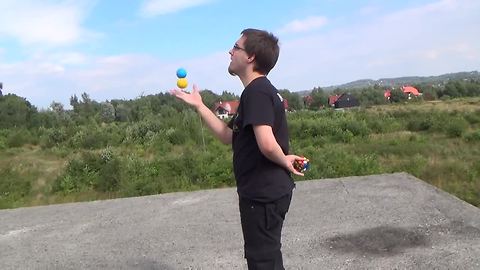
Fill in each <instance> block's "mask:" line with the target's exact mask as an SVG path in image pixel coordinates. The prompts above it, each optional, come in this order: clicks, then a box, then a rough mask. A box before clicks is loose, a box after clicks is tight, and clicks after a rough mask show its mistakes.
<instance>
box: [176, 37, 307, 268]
mask: <svg viewBox="0 0 480 270" xmlns="http://www.w3.org/2000/svg"><path fill="white" fill-rule="evenodd" d="M229 54H230V59H231V62H230V65H229V67H228V71H229V73H230V74H232V75H234V76H235V75H236V76H238V77H239V78H240V80H241V81H242V83H243V85H244V87H245V89H244V90H243V92H242V95H241V98H240V104H239V106H238V112H237V114H236V116H235V117H234V118H233V119H232V120H231V121H230V123H229V124H228V125H227V124H225V123H224V122H223V121H222V120H220V119H218V118H217V117H216V116H215V114H214V113H213V112H212V111H211V110H210V109H209V108H207V107H206V106H205V105H204V104H203V102H202V98H201V96H200V94H199V91H198V88H197V87H196V86H195V85H194V86H193V91H192V93H191V94H189V93H186V92H183V91H181V90H179V89H175V90H172V91H171V93H172V94H173V95H174V96H176V97H177V98H179V99H181V100H183V101H185V102H186V103H187V104H190V105H192V106H193V107H194V108H195V109H196V110H197V111H198V113H199V114H200V115H201V117H202V119H203V120H204V122H205V123H206V125H207V126H208V127H209V128H210V129H211V130H212V131H213V133H214V134H215V136H216V137H217V138H218V139H219V140H220V141H222V142H223V143H225V144H230V143H231V144H233V167H234V173H235V179H236V183H237V192H238V195H239V208H240V217H241V223H242V231H243V238H244V243H245V245H244V248H245V258H246V259H247V264H248V269H250V270H252V269H284V267H283V260H282V253H281V232H282V227H283V221H284V219H285V214H286V213H287V211H288V208H289V206H290V201H291V198H292V190H293V188H294V187H295V184H294V182H293V180H292V178H291V176H290V173H294V174H296V175H301V176H303V174H302V173H300V172H298V171H296V170H295V169H294V167H293V162H294V161H295V160H303V158H301V157H299V156H295V155H288V130H287V121H286V116H285V109H284V105H283V99H282V97H281V96H280V94H279V93H278V90H277V89H276V88H275V87H274V86H273V85H272V84H271V83H270V81H269V80H268V79H267V77H266V75H267V74H268V73H269V72H270V70H271V69H272V68H273V67H274V66H275V64H276V62H277V59H278V55H279V46H278V39H277V38H276V37H275V36H274V35H273V34H271V33H268V32H266V31H261V30H256V29H245V30H243V31H242V32H241V37H240V39H238V40H237V42H236V43H235V45H234V46H233V48H232V49H231V50H230V51H229Z"/></svg>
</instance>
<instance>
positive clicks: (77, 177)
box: [53, 148, 122, 193]
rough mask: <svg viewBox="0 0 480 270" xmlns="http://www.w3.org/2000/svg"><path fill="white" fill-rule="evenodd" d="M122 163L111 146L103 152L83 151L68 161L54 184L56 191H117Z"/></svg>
mask: <svg viewBox="0 0 480 270" xmlns="http://www.w3.org/2000/svg"><path fill="white" fill-rule="evenodd" d="M121 167H122V166H121V164H120V160H118V158H116V156H115V154H114V153H113V151H112V150H111V149H110V148H106V149H104V150H102V151H101V153H91V152H83V153H82V154H81V157H80V158H74V159H72V160H70V162H69V163H68V165H67V167H66V169H65V172H64V174H63V175H61V176H59V177H58V178H57V179H56V180H55V182H54V184H53V191H54V192H62V193H73V192H79V191H87V190H95V191H100V192H106V191H116V190H118V188H119V183H120V181H121V175H122V171H121Z"/></svg>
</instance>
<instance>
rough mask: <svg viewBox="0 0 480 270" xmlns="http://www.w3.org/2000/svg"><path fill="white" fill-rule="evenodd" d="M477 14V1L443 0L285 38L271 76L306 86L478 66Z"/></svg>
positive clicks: (290, 86) (282, 83)
mask: <svg viewBox="0 0 480 270" xmlns="http://www.w3.org/2000/svg"><path fill="white" fill-rule="evenodd" d="M478 14H480V2H479V1H475V0H460V1H458V0H457V1H453V0H442V1H437V2H434V3H431V4H427V5H424V6H418V7H416V8H411V9H405V10H400V11H398V12H394V13H390V14H386V15H384V16H380V17H375V16H372V17H368V18H367V17H361V18H359V20H358V21H356V22H354V23H353V24H352V25H350V26H347V27H343V28H341V29H340V28H336V29H333V30H331V31H329V32H327V33H322V34H317V35H309V36H308V37H304V38H300V39H296V40H287V41H285V42H284V44H283V46H282V53H281V55H280V59H279V62H278V67H277V70H276V71H274V72H272V77H273V78H274V79H275V80H276V81H277V82H278V84H277V86H279V87H281V88H288V89H292V90H306V89H312V88H313V87H315V86H328V85H333V84H341V83H346V82H349V81H352V80H358V79H365V78H371V79H378V78H382V77H397V76H411V75H419V76H429V75H436V74H437V75H438V74H443V73H449V72H458V71H470V70H479V69H480V36H479V35H478V25H480V17H479V16H478ZM360 19H361V20H363V21H361V20H360ZM365 20H367V21H365Z"/></svg>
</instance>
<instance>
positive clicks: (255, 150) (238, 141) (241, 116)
mask: <svg viewBox="0 0 480 270" xmlns="http://www.w3.org/2000/svg"><path fill="white" fill-rule="evenodd" d="M254 125H268V126H271V127H272V130H273V135H274V136H275V139H276V140H277V143H278V144H279V145H280V147H281V148H282V150H283V153H284V154H286V155H287V154H288V128H287V119H286V116H285V108H284V105H283V98H282V97H281V96H280V94H279V93H278V90H277V89H276V88H275V87H274V86H273V85H272V84H271V83H270V81H269V80H268V79H267V78H266V77H263V76H262V77H259V78H257V79H255V80H253V81H252V82H250V84H249V85H247V87H246V88H245V89H244V90H243V93H242V96H241V97H240V104H239V106H238V111H237V114H236V115H235V117H234V118H233V119H232V120H231V121H230V123H229V127H230V128H231V129H232V130H233V139H232V147H233V169H234V173H235V179H236V181H237V191H238V194H239V195H240V197H243V198H247V199H250V200H255V201H260V202H270V201H274V200H276V199H279V198H281V197H282V196H284V195H286V194H288V193H290V192H291V191H292V189H293V188H294V187H295V184H294V182H293V180H292V178H291V176H290V172H288V171H287V170H286V169H284V168H283V167H281V166H280V165H278V164H276V163H274V162H272V161H270V160H269V159H268V158H267V157H265V156H264V155H263V154H262V152H260V149H259V147H258V144H257V141H256V139H255V133H254V131H253V126H254Z"/></svg>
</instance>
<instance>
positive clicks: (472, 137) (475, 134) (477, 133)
mask: <svg viewBox="0 0 480 270" xmlns="http://www.w3.org/2000/svg"><path fill="white" fill-rule="evenodd" d="M465 140H466V141H468V142H480V129H477V130H474V131H472V132H470V133H468V134H466V135H465Z"/></svg>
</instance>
